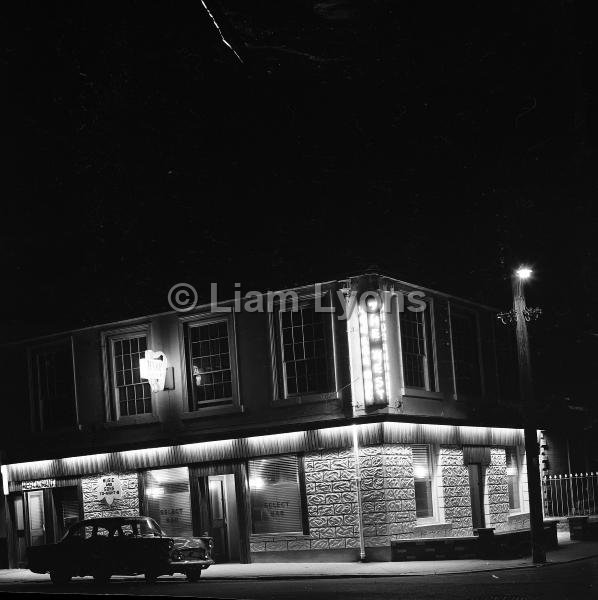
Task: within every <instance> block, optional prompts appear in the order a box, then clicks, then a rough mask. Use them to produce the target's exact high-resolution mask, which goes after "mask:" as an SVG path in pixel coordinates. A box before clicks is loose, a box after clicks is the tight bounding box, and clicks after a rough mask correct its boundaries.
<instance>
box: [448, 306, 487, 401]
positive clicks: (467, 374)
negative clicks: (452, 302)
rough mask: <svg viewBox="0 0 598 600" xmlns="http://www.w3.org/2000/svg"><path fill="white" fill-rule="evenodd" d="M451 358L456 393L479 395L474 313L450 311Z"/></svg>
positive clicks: (478, 360)
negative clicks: (452, 359) (453, 365)
mask: <svg viewBox="0 0 598 600" xmlns="http://www.w3.org/2000/svg"><path fill="white" fill-rule="evenodd" d="M451 330H452V338H453V358H454V362H455V380H456V385H457V394H463V395H465V396H479V395H480V394H481V392H482V382H481V374H480V354H479V335H478V322H477V318H476V315H475V313H473V312H469V311H464V310H459V309H453V310H452V311H451Z"/></svg>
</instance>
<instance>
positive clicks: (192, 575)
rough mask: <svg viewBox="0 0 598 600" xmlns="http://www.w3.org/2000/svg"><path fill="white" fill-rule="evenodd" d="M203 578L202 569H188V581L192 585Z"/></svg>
mask: <svg viewBox="0 0 598 600" xmlns="http://www.w3.org/2000/svg"><path fill="white" fill-rule="evenodd" d="M200 577H201V569H188V570H187V579H188V580H189V581H191V582H192V583H193V582H195V581H199V578H200Z"/></svg>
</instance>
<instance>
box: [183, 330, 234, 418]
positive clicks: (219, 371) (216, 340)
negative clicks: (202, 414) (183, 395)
mask: <svg viewBox="0 0 598 600" xmlns="http://www.w3.org/2000/svg"><path fill="white" fill-rule="evenodd" d="M195 340H196V341H195ZM189 342H190V343H189V354H190V361H191V368H190V380H191V389H192V390H193V396H192V397H193V406H192V407H191V408H192V410H196V409H198V408H201V406H218V405H223V404H230V403H231V401H232V385H230V384H229V385H223V382H231V381H232V371H231V357H230V347H229V339H228V321H219V322H217V323H206V324H205V325H193V326H191V327H190V332H189Z"/></svg>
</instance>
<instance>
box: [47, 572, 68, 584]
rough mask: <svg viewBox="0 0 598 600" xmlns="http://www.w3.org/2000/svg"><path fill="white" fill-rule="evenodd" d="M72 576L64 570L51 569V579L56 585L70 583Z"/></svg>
mask: <svg viewBox="0 0 598 600" xmlns="http://www.w3.org/2000/svg"><path fill="white" fill-rule="evenodd" d="M71 577H72V576H71V575H69V574H68V573H65V572H64V571H50V580H51V581H52V583H55V584H56V585H61V584H64V583H69V581H70V580H71Z"/></svg>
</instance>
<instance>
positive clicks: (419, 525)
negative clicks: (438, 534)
mask: <svg viewBox="0 0 598 600" xmlns="http://www.w3.org/2000/svg"><path fill="white" fill-rule="evenodd" d="M436 527H439V528H442V529H452V527H453V525H452V523H446V522H445V521H417V522H416V523H415V529H416V530H419V531H425V530H426V529H434V528H436Z"/></svg>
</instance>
